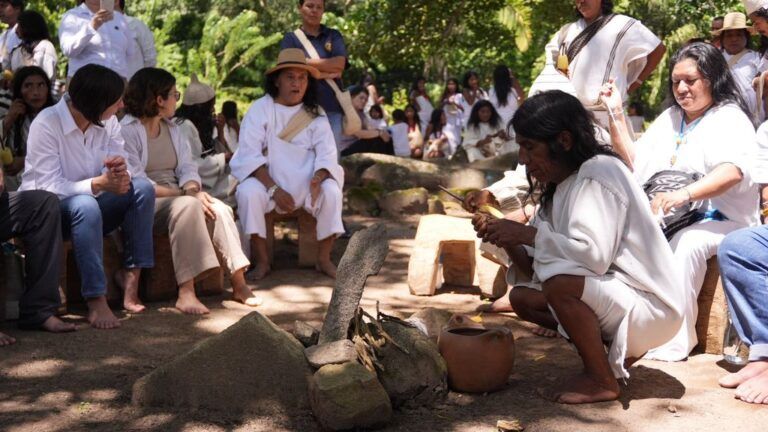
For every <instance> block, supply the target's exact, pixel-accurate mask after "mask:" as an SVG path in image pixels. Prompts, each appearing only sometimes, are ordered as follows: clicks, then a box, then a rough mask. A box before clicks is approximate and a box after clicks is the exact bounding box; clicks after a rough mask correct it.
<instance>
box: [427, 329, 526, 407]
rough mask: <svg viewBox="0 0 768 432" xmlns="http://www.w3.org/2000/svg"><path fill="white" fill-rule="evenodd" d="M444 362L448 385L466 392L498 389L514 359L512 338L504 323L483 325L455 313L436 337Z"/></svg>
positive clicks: (501, 385) (508, 373) (505, 381)
mask: <svg viewBox="0 0 768 432" xmlns="http://www.w3.org/2000/svg"><path fill="white" fill-rule="evenodd" d="M438 347H439V349H440V354H441V355H442V356H443V358H444V359H445V363H446V365H447V366H448V385H449V386H450V388H451V389H453V390H456V391H460V392H467V393H486V392H492V391H496V390H500V389H501V388H503V387H504V386H505V385H506V384H507V379H508V378H509V375H510V374H511V373H512V368H513V366H514V363H515V339H514V337H513V336H512V332H511V331H510V330H509V329H508V328H506V327H485V326H483V325H481V324H479V323H476V322H474V321H472V320H471V319H470V318H469V317H468V316H466V315H459V314H456V315H454V316H453V317H451V320H450V321H448V324H447V325H446V326H445V327H444V328H443V331H442V332H441V333H440V337H439V339H438Z"/></svg>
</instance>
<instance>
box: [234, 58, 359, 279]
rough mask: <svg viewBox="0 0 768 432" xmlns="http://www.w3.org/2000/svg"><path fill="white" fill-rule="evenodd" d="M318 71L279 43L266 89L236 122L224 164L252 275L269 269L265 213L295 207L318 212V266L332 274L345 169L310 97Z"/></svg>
mask: <svg viewBox="0 0 768 432" xmlns="http://www.w3.org/2000/svg"><path fill="white" fill-rule="evenodd" d="M318 76H319V72H318V71H317V69H315V68H313V67H311V66H308V65H307V63H306V59H305V58H304V54H303V53H302V51H301V50H299V49H295V48H288V49H285V50H282V51H281V52H280V55H279V57H278V62H277V65H276V66H275V67H274V68H272V69H270V70H269V71H268V72H267V80H266V89H267V95H265V96H264V97H262V98H260V99H259V100H257V101H256V102H254V103H253V105H252V106H251V108H250V109H249V110H248V112H247V113H246V115H245V118H244V119H243V123H242V126H241V128H240V147H239V148H238V150H237V152H235V154H234V156H233V157H232V160H231V161H230V167H231V169H232V175H234V176H235V177H236V178H237V180H238V181H239V182H240V184H239V185H238V187H237V192H236V197H237V205H238V213H239V214H240V221H241V224H242V228H243V231H244V233H245V235H246V236H247V237H250V238H251V239H252V241H251V244H252V250H253V251H254V252H255V257H254V258H255V265H256V268H255V270H254V272H253V273H254V274H253V278H254V279H261V278H263V277H264V276H266V274H267V273H269V270H270V264H269V258H268V256H267V243H266V236H267V233H266V223H265V214H266V213H269V212H271V211H273V210H277V212H279V213H290V212H293V211H294V210H296V209H299V208H302V207H303V208H304V209H305V210H306V211H307V212H309V213H310V214H311V215H312V216H313V217H315V219H317V239H318V240H319V241H320V244H319V245H318V252H317V269H318V270H319V271H322V272H323V273H325V274H327V275H328V276H330V277H334V278H335V277H336V266H335V265H334V264H333V262H331V250H332V249H333V242H334V240H335V238H336V235H338V234H341V233H343V232H344V227H343V225H342V222H341V211H342V194H341V189H342V186H343V184H344V171H343V169H342V168H341V166H340V165H339V163H338V157H337V153H336V144H335V141H334V139H333V132H332V131H331V126H330V124H329V123H328V119H327V117H326V116H325V115H324V113H323V112H322V111H321V108H319V106H318V104H317V95H316V88H317V81H316V79H315V78H316V77H318ZM289 132H291V133H289ZM297 132H298V133H297ZM287 135H295V136H293V137H292V138H291V137H290V136H287ZM284 138H285V139H284Z"/></svg>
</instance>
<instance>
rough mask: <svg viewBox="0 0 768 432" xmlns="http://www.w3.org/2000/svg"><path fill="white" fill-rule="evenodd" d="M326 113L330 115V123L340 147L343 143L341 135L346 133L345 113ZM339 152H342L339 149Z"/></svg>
mask: <svg viewBox="0 0 768 432" xmlns="http://www.w3.org/2000/svg"><path fill="white" fill-rule="evenodd" d="M325 115H326V116H328V123H330V124H331V130H332V131H333V139H334V140H336V148H337V149H338V148H339V145H340V144H341V137H342V135H344V132H343V129H344V114H343V113H340V112H326V113H325ZM339 153H341V152H340V151H339ZM339 157H341V155H339Z"/></svg>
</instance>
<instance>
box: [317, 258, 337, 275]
mask: <svg viewBox="0 0 768 432" xmlns="http://www.w3.org/2000/svg"><path fill="white" fill-rule="evenodd" d="M315 270H317V271H319V272H320V273H323V274H325V275H327V276H328V277H330V278H331V279H336V266H335V265H334V264H333V263H332V262H331V260H318V261H317V265H316V266H315Z"/></svg>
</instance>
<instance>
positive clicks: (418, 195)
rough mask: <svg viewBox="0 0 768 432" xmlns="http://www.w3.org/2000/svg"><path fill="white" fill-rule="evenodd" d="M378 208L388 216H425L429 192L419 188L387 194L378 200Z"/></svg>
mask: <svg viewBox="0 0 768 432" xmlns="http://www.w3.org/2000/svg"><path fill="white" fill-rule="evenodd" d="M379 208H381V210H382V211H383V212H384V213H386V214H387V215H389V216H400V215H404V214H426V213H427V212H428V211H429V192H427V190H426V189H424V188H421V187H420V188H413V189H403V190H397V191H394V192H388V193H385V194H384V195H383V196H382V197H381V198H380V199H379Z"/></svg>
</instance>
